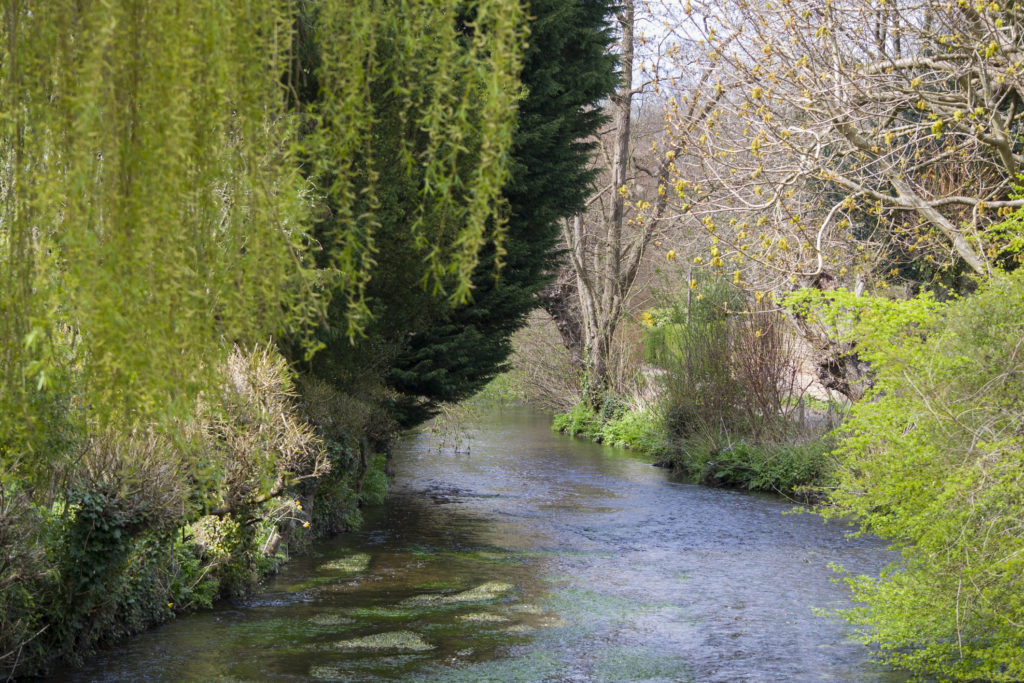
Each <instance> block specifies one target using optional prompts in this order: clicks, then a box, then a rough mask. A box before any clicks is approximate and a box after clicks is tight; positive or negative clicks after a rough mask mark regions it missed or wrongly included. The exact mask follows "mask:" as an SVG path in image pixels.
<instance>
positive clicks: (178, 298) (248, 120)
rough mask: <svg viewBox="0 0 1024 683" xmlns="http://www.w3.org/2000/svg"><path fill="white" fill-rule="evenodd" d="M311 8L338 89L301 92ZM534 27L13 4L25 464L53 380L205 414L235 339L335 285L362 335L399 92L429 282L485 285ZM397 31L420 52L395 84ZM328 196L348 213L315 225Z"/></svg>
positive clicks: (16, 434)
mask: <svg viewBox="0 0 1024 683" xmlns="http://www.w3.org/2000/svg"><path fill="white" fill-rule="evenodd" d="M310 11H312V12H315V13H316V14H317V17H318V21H317V24H316V25H317V30H318V31H319V38H318V45H319V49H320V53H319V58H318V65H317V73H316V79H317V82H318V83H319V87H320V91H321V94H322V96H321V97H320V98H319V99H318V100H317V102H316V104H315V105H310V106H302V107H296V106H294V103H295V101H296V98H294V97H292V96H291V93H290V91H293V90H294V89H295V88H296V87H297V82H296V76H297V74H295V73H294V71H293V69H292V64H293V54H292V52H293V50H294V49H295V46H296V45H297V44H298V41H296V39H295V31H296V30H297V27H298V26H300V25H301V22H297V17H298V15H299V13H300V12H310ZM460 18H461V19H460ZM522 24H523V13H522V10H521V8H520V6H519V5H518V3H517V2H516V1H515V0H499V1H497V2H486V3H483V2H482V3H479V4H474V3H472V2H471V3H465V2H456V1H455V0H441V1H440V2H436V1H432V2H424V1H421V0H412V1H408V2H380V1H374V0H356V1H352V2H338V1H334V0H322V1H321V2H303V3H300V2H289V1H287V0H252V1H249V2H234V3H231V2H228V3H225V2H223V1H222V0H189V1H188V2H185V1H184V0H179V1H173V0H168V1H166V2H159V3H153V2H149V1H148V0H116V1H114V2H104V3H100V2H89V1H86V2H80V1H75V2H72V1H71V0H66V1H65V0H55V1H53V2H46V3H30V2H27V1H25V0H6V1H5V2H4V3H3V9H2V25H0V290H2V292H0V373H2V377H3V387H2V390H0V448H3V449H4V450H5V451H6V456H7V458H8V459H10V458H20V457H21V456H23V455H28V454H29V453H31V452H32V451H42V450H45V449H44V448H43V447H42V446H41V445H40V444H43V443H45V442H46V439H47V438H48V437H49V436H50V435H51V433H52V431H53V428H54V427H53V425H54V422H53V419H52V418H53V415H52V410H50V408H47V407H46V406H51V407H52V401H50V400H49V399H50V398H52V397H53V396H58V395H59V396H62V397H65V398H66V402H67V404H68V405H71V406H73V408H74V411H75V412H76V414H79V415H81V416H83V417H82V419H83V420H84V421H85V423H86V424H88V425H100V426H110V425H114V426H117V425H121V426H123V427H124V428H128V427H130V426H131V425H138V424H141V423H150V424H152V423H154V422H156V423H159V422H161V421H166V420H167V418H177V417H181V416H183V415H187V413H188V411H189V410H191V409H192V406H193V405H194V402H195V398H196V396H197V395H198V394H199V393H200V392H201V391H202V390H203V389H204V387H210V386H211V385H212V384H213V383H215V382H217V381H218V379H217V377H216V367H217V362H216V361H217V360H218V359H220V358H223V357H224V356H225V355H226V350H227V349H229V348H230V345H231V344H232V343H243V344H244V343H255V342H258V341H260V340H263V339H266V338H267V337H268V336H270V335H273V334H281V333H288V334H291V335H295V334H296V333H298V334H299V336H300V337H301V336H303V335H304V334H305V332H306V331H308V330H309V329H311V327H312V326H313V325H315V324H316V323H317V322H319V321H320V320H321V319H322V318H323V316H324V315H325V314H326V311H327V310H328V306H327V304H328V299H329V297H330V296H335V297H343V298H344V299H345V300H346V301H347V302H348V305H347V313H346V322H347V325H348V329H349V331H350V333H352V334H356V333H358V332H359V330H360V329H361V327H362V324H363V322H364V321H365V320H366V319H367V318H368V316H370V315H372V311H370V309H369V307H368V305H367V302H366V300H365V297H364V296H363V292H364V290H365V287H366V283H367V282H368V281H369V279H370V278H371V277H373V271H374V265H375V258H374V256H375V252H376V248H377V247H376V245H375V242H374V229H375V227H376V226H377V224H378V223H377V220H376V218H375V212H376V210H377V208H379V206H380V199H379V196H380V188H379V187H378V186H377V185H378V181H377V177H376V174H375V173H373V172H368V171H367V169H369V168H372V164H371V163H370V161H371V160H372V159H373V158H374V147H375V134H374V128H373V127H374V124H375V123H376V122H375V118H374V117H375V110H376V109H375V106H374V103H375V102H377V101H380V100H382V99H386V100H388V101H391V102H397V103H398V105H397V106H392V107H391V110H397V111H398V112H399V116H400V117H403V118H405V119H409V120H408V121H405V123H407V124H408V125H407V126H406V127H407V128H408V129H409V130H412V131H414V133H415V137H416V138H417V139H418V140H423V141H425V142H426V144H418V143H417V144H414V143H413V141H410V142H409V144H405V145H403V146H402V150H403V153H402V154H401V155H400V156H401V158H400V159H395V160H394V163H400V164H403V165H404V166H405V167H406V168H408V169H410V170H411V169H413V168H415V169H416V170H417V172H418V174H419V175H418V177H421V178H422V183H421V187H420V189H419V200H418V202H419V203H418V208H417V211H416V212H415V215H414V216H411V217H410V224H409V230H410V231H411V233H412V234H413V235H414V236H415V240H416V243H417V245H419V246H420V247H421V248H422V250H423V258H422V263H423V266H422V267H423V277H424V279H425V280H427V281H429V282H432V283H434V285H435V287H441V286H444V287H447V288H448V289H447V293H448V295H449V296H451V297H453V298H454V299H458V300H465V299H466V298H467V297H468V294H469V286H470V285H469V276H470V274H471V272H472V270H473V268H474V267H475V265H476V263H477V259H478V252H479V249H480V247H481V246H482V245H483V244H485V243H488V242H489V241H491V240H492V239H496V240H497V241H499V242H500V233H501V230H502V220H501V213H502V212H501V206H502V203H501V199H500V191H501V187H502V185H503V183H504V181H505V178H506V174H507V170H506V150H507V147H508V145H509V142H510V139H511V132H512V126H513V122H514V112H515V102H516V97H517V92H518V87H517V78H518V69H519V53H520V49H521V42H522V33H521V31H522ZM383 41H386V42H387V44H388V47H389V49H391V50H394V51H397V53H398V54H399V55H400V57H401V58H400V59H393V60H388V63H387V66H388V68H389V69H390V70H391V72H390V73H389V74H387V76H388V77H387V78H382V75H383V74H382V73H381V72H382V66H381V64H380V62H379V59H378V56H379V54H380V47H381V44H382V42H383ZM396 65H397V68H396ZM470 141H472V142H470ZM327 210H329V211H331V212H333V213H334V214H336V216H337V217H340V220H336V221H334V222H333V223H332V224H333V225H334V226H335V228H334V230H333V231H332V233H331V234H329V235H317V239H316V240H313V239H312V233H311V231H310V226H311V224H312V223H313V222H314V221H316V220H317V219H318V217H320V216H322V214H323V212H324V211H327ZM428 217H429V218H430V219H429V220H427V218H428ZM499 254H500V250H499ZM315 257H316V258H315ZM307 338H311V337H308V335H307ZM313 350H315V349H313V348H311V349H310V351H313ZM34 455H35V456H41V455H42V453H41V452H36V453H34ZM10 462H11V461H10V460H8V463H7V464H8V465H10Z"/></svg>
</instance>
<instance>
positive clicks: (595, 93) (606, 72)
mask: <svg viewBox="0 0 1024 683" xmlns="http://www.w3.org/2000/svg"><path fill="white" fill-rule="evenodd" d="M611 11H612V5H611V4H610V3H609V2H607V0H535V1H534V2H532V3H531V6H530V15H531V17H533V19H532V21H531V23H530V38H529V44H528V47H527V51H526V54H525V56H524V62H523V72H522V82H523V86H524V90H525V95H524V98H523V99H522V101H521V102H520V105H519V119H518V126H517V129H516V132H515V134H514V137H513V145H512V167H511V178H510V181H509V183H508V184H507V185H506V189H505V197H506V199H507V201H508V205H509V220H508V225H507V228H506V235H505V241H504V243H503V245H502V246H503V248H504V250H505V251H506V253H505V254H504V255H503V256H502V261H503V267H502V268H501V270H500V271H498V270H497V269H496V267H495V258H494V256H495V254H494V252H493V247H492V248H491V250H490V251H489V252H487V253H485V254H484V255H483V256H482V257H481V259H480V265H478V266H477V268H476V270H475V272H474V274H473V285H474V290H473V300H472V302H471V303H470V304H468V305H462V306H457V307H454V308H452V307H450V306H446V305H444V304H442V303H432V304H428V305H429V306H430V307H431V308H432V309H433V310H432V311H431V317H432V320H431V322H430V324H429V325H428V326H427V327H425V328H422V329H420V330H419V331H417V332H415V333H414V334H413V335H412V336H411V337H410V336H408V335H407V338H406V340H405V342H404V344H403V345H402V346H403V348H401V350H400V351H399V353H398V355H397V357H396V358H395V359H394V361H393V362H392V363H391V368H390V376H389V383H390V385H391V386H392V387H393V388H394V389H396V390H397V391H398V392H399V393H400V394H401V399H400V401H399V402H400V403H401V404H402V405H401V418H402V420H403V422H405V423H406V424H413V423H415V422H418V421H420V420H422V419H425V418H426V417H428V416H429V415H430V414H431V412H432V411H433V410H434V407H435V406H436V403H437V402H438V401H458V400H461V399H464V398H467V397H469V396H471V395H472V394H474V393H476V392H477V391H478V390H479V389H480V388H482V387H483V386H484V385H485V384H486V383H487V382H488V381H490V380H491V379H492V378H493V377H494V376H495V375H496V374H498V373H499V372H501V371H503V370H504V369H505V365H504V363H505V361H506V360H507V358H508V356H509V354H510V353H511V351H512V344H511V336H512V334H513V333H514V332H515V331H516V330H517V329H519V328H520V327H522V325H523V324H524V323H525V320H526V316H527V314H528V313H529V312H530V311H531V310H533V308H535V307H536V306H537V302H536V297H535V295H536V293H537V292H538V291H539V290H540V289H541V288H543V287H544V286H545V285H546V284H547V283H548V282H549V280H550V274H551V271H552V268H551V266H552V260H553V259H554V258H555V256H556V251H555V246H556V243H557V240H558V234H559V228H558V221H559V220H560V219H563V218H567V217H569V216H571V215H573V214H575V213H577V212H579V211H582V210H583V207H584V203H585V201H586V198H587V196H588V194H589V192H590V185H591V182H592V180H593V176H594V171H593V170H592V169H590V168H589V157H590V153H591V150H592V147H593V145H592V143H591V142H588V140H591V139H593V137H594V136H595V135H596V133H597V131H598V127H599V126H600V125H601V123H602V121H603V120H604V117H603V115H602V113H601V111H600V109H599V107H598V106H597V104H598V103H599V102H600V100H601V99H603V98H605V97H608V96H609V95H610V94H611V93H612V92H613V90H614V88H615V85H616V76H615V64H616V57H615V55H614V54H612V53H611V52H610V50H609V46H610V44H611V43H612V41H613V36H612V34H611V31H610V28H609V24H608V17H609V14H610V12H611Z"/></svg>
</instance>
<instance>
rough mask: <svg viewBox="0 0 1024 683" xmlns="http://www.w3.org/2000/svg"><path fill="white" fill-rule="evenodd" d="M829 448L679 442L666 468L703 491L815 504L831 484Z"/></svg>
mask: <svg viewBox="0 0 1024 683" xmlns="http://www.w3.org/2000/svg"><path fill="white" fill-rule="evenodd" d="M833 447H834V444H833V443H832V441H831V440H830V439H828V438H827V437H820V438H814V439H803V440H794V441H791V442H769V443H752V442H749V441H745V440H739V441H735V442H733V443H730V444H727V445H726V446H724V447H721V448H715V447H714V446H713V445H712V444H710V443H709V442H707V441H702V440H699V439H691V440H689V441H686V442H683V443H682V444H681V445H680V446H679V449H678V451H676V452H675V453H674V454H673V456H672V459H671V462H672V465H673V466H674V467H676V468H677V469H679V470H682V471H683V472H686V473H687V474H689V475H690V476H691V477H693V478H694V480H696V481H698V482H700V483H702V484H704V485H706V486H727V487H730V488H740V489H747V490H749V491H764V492H768V493H778V494H780V495H784V496H790V497H795V498H798V499H800V500H802V501H805V502H807V501H811V500H816V499H817V497H818V493H817V491H816V489H817V488H819V487H823V486H827V485H829V484H830V483H831V482H832V478H833V471H834V464H833V458H832V456H831V451H832V449H833Z"/></svg>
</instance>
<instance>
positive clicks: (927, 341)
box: [789, 271, 1024, 681]
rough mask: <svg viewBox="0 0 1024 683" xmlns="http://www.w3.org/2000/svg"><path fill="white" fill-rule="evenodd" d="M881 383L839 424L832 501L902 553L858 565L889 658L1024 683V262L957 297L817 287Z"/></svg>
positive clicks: (805, 298) (807, 307) (853, 615)
mask: <svg viewBox="0 0 1024 683" xmlns="http://www.w3.org/2000/svg"><path fill="white" fill-rule="evenodd" d="M789 305H791V306H793V307H794V308H797V309H798V310H799V311H800V312H801V314H804V315H818V316H822V317H823V318H824V319H825V321H826V322H828V323H830V324H832V325H833V327H834V328H835V329H838V330H841V331H844V332H845V333H846V334H848V335H849V338H850V339H851V340H852V341H856V342H857V345H858V346H857V349H858V353H859V354H860V355H861V357H863V358H865V359H867V360H868V361H869V362H870V363H871V365H872V367H873V369H874V373H875V378H874V379H875V388H874V390H873V393H872V394H871V395H869V397H868V399H866V400H864V401H861V402H859V403H857V404H856V405H855V406H854V407H853V410H852V414H851V417H850V419H849V420H848V421H847V422H846V423H845V424H844V426H843V427H841V428H840V430H839V435H840V442H839V451H838V454H839V464H840V467H839V468H838V470H837V476H838V487H837V488H836V489H835V491H834V492H833V493H832V495H831V496H830V500H829V502H830V503H831V507H828V508H826V512H827V513H828V514H830V515H831V516H834V517H843V518H850V517H851V516H852V517H854V518H856V519H857V520H858V522H859V523H860V526H861V529H862V530H863V531H865V532H870V533H872V534H876V535H878V536H881V537H882V538H884V539H886V540H888V541H889V542H890V543H891V544H892V546H893V548H895V549H896V550H898V551H899V552H900V554H901V557H900V559H899V561H897V562H895V563H893V565H892V566H890V567H889V568H888V569H887V570H886V571H884V572H882V574H881V575H880V576H878V577H868V576H860V577H851V578H850V580H849V583H850V586H851V587H852V589H853V591H854V598H855V600H856V601H857V602H858V603H859V606H858V607H857V608H855V609H851V610H847V611H845V612H844V615H845V616H846V617H847V618H848V619H850V620H851V621H852V622H854V623H856V624H858V625H860V626H861V627H863V628H862V629H861V630H860V631H859V632H858V633H859V635H858V638H859V639H860V640H862V641H864V642H866V643H871V644H874V645H876V646H877V652H878V653H879V656H880V657H881V658H882V659H884V660H886V661H887V662H889V663H892V664H895V665H898V666H901V667H905V668H907V669H910V670H911V671H912V672H914V673H915V674H918V675H922V676H928V677H937V678H940V679H943V680H988V681H1020V680H1024V590H1022V577H1024V522H1022V520H1024V493H1022V492H1024V273H1022V272H1021V271H1018V272H1017V273H1015V274H1013V275H1011V276H997V277H995V278H993V279H992V280H991V281H990V282H988V283H987V284H985V285H984V286H983V287H982V289H981V291H980V292H979V293H977V294H974V295H972V296H971V297H969V298H965V299H962V300H959V301H954V302H952V303H947V304H940V303H938V302H937V301H936V300H935V299H934V298H932V297H929V296H922V297H920V298H918V299H916V300H913V301H893V300H887V299H883V298H878V297H856V296H854V294H853V293H850V292H844V291H836V292H828V293H821V292H817V293H815V292H806V293H801V295H800V296H799V297H794V298H793V300H792V301H790V302H789Z"/></svg>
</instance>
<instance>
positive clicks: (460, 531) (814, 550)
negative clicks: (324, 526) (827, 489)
mask: <svg viewBox="0 0 1024 683" xmlns="http://www.w3.org/2000/svg"><path fill="white" fill-rule="evenodd" d="M549 424H550V421H549V419H548V418H547V417H545V416H544V415H541V414H538V413H536V412H532V411H530V410H527V409H518V408H516V409H505V410H503V411H501V412H496V413H489V414H487V415H486V416H485V419H484V420H482V421H481V422H480V424H478V425H476V426H475V428H474V430H473V432H472V441H471V442H470V443H471V447H470V452H469V453H455V452H453V451H452V450H448V449H442V450H440V451H439V450H438V448H437V445H436V442H435V441H434V439H433V437H431V436H430V435H427V434H421V435H416V436H411V437H409V438H407V439H406V440H404V441H403V442H402V443H401V444H400V446H399V447H398V448H397V449H396V454H395V463H394V465H395V471H396V478H395V484H394V490H393V492H392V494H391V496H390V497H389V499H388V501H387V502H386V504H384V505H382V506H380V507H379V508H375V509H370V510H367V514H366V523H365V525H364V526H363V528H362V530H361V531H359V532H358V533H354V534H348V535H343V536H339V537H337V538H334V539H331V540H330V541H328V542H324V543H322V544H320V545H318V546H317V547H316V549H315V551H314V552H313V553H312V554H310V555H309V556H306V557H301V558H296V559H294V560H293V561H292V562H290V563H289V564H288V565H287V566H286V567H285V568H284V569H283V571H282V572H281V573H280V574H278V575H277V576H276V577H274V578H273V579H272V580H270V581H269V582H268V583H267V584H266V585H265V586H264V587H263V588H262V589H261V590H260V591H259V592H258V593H257V594H256V595H254V596H253V597H251V598H249V599H246V600H242V601H236V602H232V603H223V604H221V605H219V606H218V607H216V608H215V609H213V610H209V611H206V612H201V613H197V614H194V615H191V616H188V617H183V618H180V619H178V620H176V621H174V622H171V623H169V624H166V625H164V626H162V627H160V628H157V629H154V630H152V631H149V632H147V633H144V634H142V635H140V636H138V637H136V638H133V639H131V640H130V641H128V642H127V643H126V644H124V645H123V646H121V647H118V648H116V649H113V650H109V651H106V652H104V653H102V654H101V655H99V656H97V657H95V658H92V659H91V660H89V662H88V663H87V665H86V666H85V667H83V668H81V669H79V670H78V671H76V672H73V673H68V672H64V673H63V674H61V675H60V679H61V680H77V681H124V680H147V681H161V680H165V681H180V680H209V681H214V680H217V681H262V680H345V681H359V680H381V679H392V680H395V679H401V680H410V679H413V680H428V681H429V680H438V681H812V680H842V681H899V680H904V678H903V677H902V676H899V675H896V674H893V673H891V672H888V671H886V670H885V669H884V668H882V667H880V666H879V665H877V664H874V663H872V662H871V660H870V656H869V653H868V651H867V650H866V649H865V648H864V647H863V646H861V645H857V644H854V643H851V642H849V640H848V638H847V636H848V634H849V632H850V627H849V626H848V625H846V624H845V623H843V622H841V621H839V620H837V619H834V618H830V617H826V616H819V615H817V614H816V613H815V609H825V610H828V609H833V608H836V607H841V606H844V605H846V604H847V602H846V600H847V598H846V591H845V589H844V588H843V586H842V585H838V584H837V583H835V582H834V580H833V579H834V578H835V574H834V572H833V571H832V570H830V569H829V564H830V563H837V564H840V565H842V566H844V567H846V568H847V569H848V570H850V571H852V572H859V573H876V572H877V571H878V570H879V569H880V568H881V567H882V566H883V565H884V564H885V563H886V562H887V561H889V560H890V559H891V556H890V555H889V554H888V553H887V552H886V550H885V548H884V546H883V545H882V543H881V542H879V541H878V540H876V539H871V538H850V537H848V531H849V529H847V528H845V527H843V526H841V525H838V524H831V523H830V524H825V523H823V522H822V520H821V519H820V518H818V517H816V516H814V515H812V514H793V513H792V511H793V509H794V508H793V505H791V504H789V503H787V502H786V501H784V500H779V499H776V498H773V497H769V496H760V495H751V494H747V493H741V492H735V491H725V490H718V489H708V488H702V487H698V486H692V485H689V484H685V483H680V482H676V481H673V479H672V477H671V476H670V475H669V474H668V473H667V472H665V471H664V470H661V469H658V468H655V467H652V466H651V465H650V464H649V463H647V462H643V461H641V460H638V459H637V458H636V457H634V456H632V455H631V454H629V453H627V452H625V451H621V450H618V449H613V448H607V447H602V446H599V445H595V444H591V443H586V442H582V441H579V440H574V439H571V438H569V437H565V436H561V435H558V434H553V433H552V432H551V431H550V429H549Z"/></svg>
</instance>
